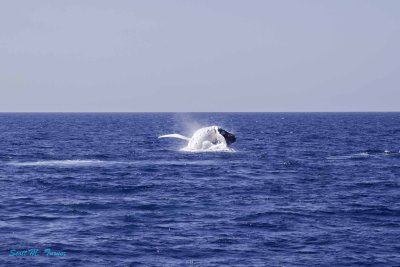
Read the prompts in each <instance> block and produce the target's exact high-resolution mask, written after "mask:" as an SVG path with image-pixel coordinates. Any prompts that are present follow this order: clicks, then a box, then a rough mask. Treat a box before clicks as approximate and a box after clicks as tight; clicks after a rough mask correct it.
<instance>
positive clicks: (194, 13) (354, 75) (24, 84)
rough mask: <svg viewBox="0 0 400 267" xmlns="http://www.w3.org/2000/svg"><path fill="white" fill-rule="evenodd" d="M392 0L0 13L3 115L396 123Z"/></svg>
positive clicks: (33, 4) (43, 5)
mask: <svg viewBox="0 0 400 267" xmlns="http://www.w3.org/2000/svg"><path fill="white" fill-rule="evenodd" d="M399 51H400V1H397V0H393V1H390V0H374V1H368V0H360V1H357V0H331V1H321V0H315V1H311V0H292V1H288V0H287V1H285V0H276V1H267V0H261V1H255V0H251V1H245V0H242V1H232V0H226V1H220V0H210V1H194V0H193V1H189V0H186V1H183V0H182V1H172V0H171V1H170V0H160V1H152V0H150V1H149V0H143V1H133V0H127V1H122V0H117V1H109V0H107V1H100V0H93V1H87V0H75V1H72V0H69V1H61V0H60V1H54V0H49V1H41V0H35V1H32V0H26V1H18V0H9V1H6V0H4V1H1V2H0V111H11V112H12V111H400V52H399Z"/></svg>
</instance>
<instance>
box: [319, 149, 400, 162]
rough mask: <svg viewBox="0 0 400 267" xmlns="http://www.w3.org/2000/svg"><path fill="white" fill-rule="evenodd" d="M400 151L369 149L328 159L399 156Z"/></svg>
mask: <svg viewBox="0 0 400 267" xmlns="http://www.w3.org/2000/svg"><path fill="white" fill-rule="evenodd" d="M399 155H400V151H399V152H397V151H390V150H387V149H385V150H384V151H378V150H368V151H365V152H360V153H354V154H348V155H337V156H329V157H327V158H326V159H328V160H348V159H354V160H357V159H368V158H377V157H382V156H399Z"/></svg>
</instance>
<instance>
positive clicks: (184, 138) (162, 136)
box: [158, 134, 190, 141]
mask: <svg viewBox="0 0 400 267" xmlns="http://www.w3.org/2000/svg"><path fill="white" fill-rule="evenodd" d="M158 138H178V139H182V140H185V141H189V140H190V138H189V137H186V136H183V135H181V134H166V135H161V136H159V137H158Z"/></svg>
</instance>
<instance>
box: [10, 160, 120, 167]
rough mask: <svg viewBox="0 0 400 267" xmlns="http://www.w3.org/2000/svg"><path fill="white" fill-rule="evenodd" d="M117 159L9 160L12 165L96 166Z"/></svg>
mask: <svg viewBox="0 0 400 267" xmlns="http://www.w3.org/2000/svg"><path fill="white" fill-rule="evenodd" d="M120 163H122V162H119V161H104V160H80V159H67V160H43V161H26V162H9V163H8V164H9V165H13V166H96V165H112V164H120Z"/></svg>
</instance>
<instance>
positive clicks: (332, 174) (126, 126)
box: [0, 113, 400, 266]
mask: <svg viewBox="0 0 400 267" xmlns="http://www.w3.org/2000/svg"><path fill="white" fill-rule="evenodd" d="M194 124H199V125H202V126H208V125H220V126H223V127H224V128H225V129H227V130H229V131H231V132H234V133H235V134H236V137H237V142H236V143H235V144H234V145H233V146H232V147H233V148H234V149H235V150H236V152H234V153H189V152H182V151H179V148H180V147H182V146H183V145H184V143H183V142H182V141H180V140H173V139H158V138H157V137H158V136H159V135H161V134H168V133H175V132H176V133H187V131H188V129H189V128H190V127H189V126H193V125H194ZM399 137H400V113H218V114H216V113H212V114H211V113H197V114H172V113H170V114H161V113H160V114H157V113H147V114H146V113H144V114H135V113H131V114H130V113H126V114H117V113H116V114H5V113H3V114H0V199H1V202H0V248H1V250H0V252H1V255H0V266H36V265H39V266H43V265H50V266H400V241H399V240H400V153H399V150H400V138H399ZM28 249H38V250H39V255H38V256H36V257H34V256H29V255H27V256H10V254H12V253H14V252H15V251H20V252H21V251H23V250H28ZM45 249H50V250H51V251H53V252H65V253H66V255H65V256H46V254H45V252H44V250H45ZM12 250H13V251H14V252H11V251H12ZM21 253H22V252H21Z"/></svg>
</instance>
